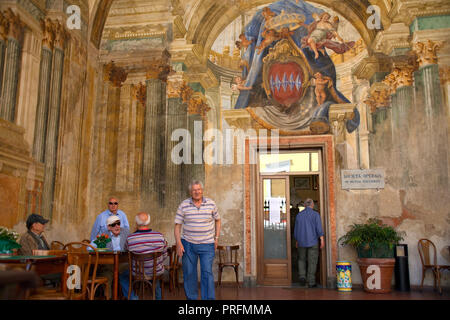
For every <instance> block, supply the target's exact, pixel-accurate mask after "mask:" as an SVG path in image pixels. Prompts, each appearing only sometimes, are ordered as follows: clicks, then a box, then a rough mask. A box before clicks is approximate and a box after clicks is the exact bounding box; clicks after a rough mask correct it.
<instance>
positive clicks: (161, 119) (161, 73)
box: [141, 60, 170, 207]
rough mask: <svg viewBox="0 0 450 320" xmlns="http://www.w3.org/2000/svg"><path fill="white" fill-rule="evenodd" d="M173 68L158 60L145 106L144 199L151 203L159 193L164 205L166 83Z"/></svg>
mask: <svg viewBox="0 0 450 320" xmlns="http://www.w3.org/2000/svg"><path fill="white" fill-rule="evenodd" d="M169 72H170V66H169V65H167V64H166V61H162V60H160V61H154V62H153V63H152V65H151V67H150V68H149V70H148V72H147V80H146V84H147V97H146V105H145V118H144V119H145V124H144V148H143V156H142V183H141V190H142V196H143V200H144V201H145V202H146V201H149V200H150V201H151V200H152V199H150V198H149V197H150V195H151V194H152V193H157V194H158V196H157V199H154V200H157V201H158V202H159V204H160V206H161V207H162V206H163V205H164V192H163V190H164V188H163V187H162V186H161V182H162V181H164V179H163V177H164V166H163V165H162V164H163V161H164V158H165V155H164V142H165V139H164V137H163V135H164V132H165V131H164V128H165V114H164V112H165V106H166V80H167V75H168V74H169Z"/></svg>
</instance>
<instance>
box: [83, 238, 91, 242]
mask: <svg viewBox="0 0 450 320" xmlns="http://www.w3.org/2000/svg"><path fill="white" fill-rule="evenodd" d="M81 242H84V243H91V240H88V239H83V240H81Z"/></svg>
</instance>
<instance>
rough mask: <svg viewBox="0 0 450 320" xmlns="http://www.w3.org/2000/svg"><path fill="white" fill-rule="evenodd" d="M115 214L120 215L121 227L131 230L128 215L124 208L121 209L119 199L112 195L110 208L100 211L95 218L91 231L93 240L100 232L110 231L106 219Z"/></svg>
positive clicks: (109, 203) (109, 202)
mask: <svg viewBox="0 0 450 320" xmlns="http://www.w3.org/2000/svg"><path fill="white" fill-rule="evenodd" d="M113 215H117V216H118V217H119V219H120V222H121V228H123V229H128V231H130V224H129V223H128V219H127V215H126V214H125V212H123V211H122V210H119V201H117V199H116V198H114V197H111V198H109V201H108V210H105V211H103V212H102V213H100V214H99V215H98V216H97V219H95V222H94V226H93V227H92V231H91V241H94V240H95V239H96V238H97V235H98V234H101V233H108V225H107V223H106V220H107V219H108V218H109V217H111V216H113Z"/></svg>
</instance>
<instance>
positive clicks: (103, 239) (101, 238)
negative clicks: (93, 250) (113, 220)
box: [94, 233, 111, 248]
mask: <svg viewBox="0 0 450 320" xmlns="http://www.w3.org/2000/svg"><path fill="white" fill-rule="evenodd" d="M108 242H111V238H110V237H109V236H108V235H107V234H106V233H102V234H99V235H97V239H95V240H94V243H95V244H96V245H97V248H106V244H107V243H108Z"/></svg>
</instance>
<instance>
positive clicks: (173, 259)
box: [167, 244, 178, 269]
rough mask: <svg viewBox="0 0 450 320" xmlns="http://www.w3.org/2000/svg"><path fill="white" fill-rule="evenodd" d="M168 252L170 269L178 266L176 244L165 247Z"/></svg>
mask: <svg viewBox="0 0 450 320" xmlns="http://www.w3.org/2000/svg"><path fill="white" fill-rule="evenodd" d="M167 251H168V252H169V254H170V255H169V266H170V268H171V269H176V268H177V267H178V255H177V245H176V244H174V245H173V246H171V247H169V248H168V249H167Z"/></svg>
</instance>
